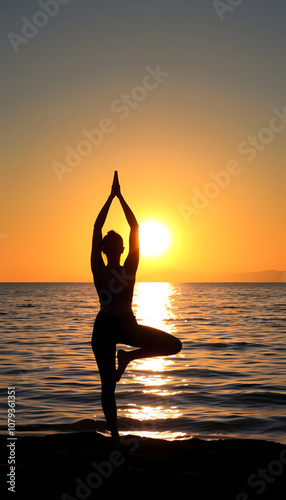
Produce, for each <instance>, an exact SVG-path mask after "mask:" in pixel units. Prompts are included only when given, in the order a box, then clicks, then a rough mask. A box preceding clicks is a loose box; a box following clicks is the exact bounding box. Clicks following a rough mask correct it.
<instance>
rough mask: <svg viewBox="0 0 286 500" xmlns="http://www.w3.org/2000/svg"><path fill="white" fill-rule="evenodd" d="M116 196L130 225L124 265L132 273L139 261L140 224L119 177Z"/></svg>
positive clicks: (134, 271)
mask: <svg viewBox="0 0 286 500" xmlns="http://www.w3.org/2000/svg"><path fill="white" fill-rule="evenodd" d="M116 196H117V197H118V199H119V201H120V204H121V206H122V209H123V212H124V214H125V217H126V220H127V222H128V224H129V226H130V235H129V253H128V256H127V257H126V260H125V263H124V265H125V266H126V267H127V269H128V271H129V272H130V273H134V274H135V273H136V270H137V267H138V263H139V224H138V222H137V220H136V217H135V215H134V213H133V212H132V210H131V208H130V207H129V206H128V205H127V203H126V201H125V200H124V198H123V196H122V194H121V191H120V186H119V182H118V177H117V178H116Z"/></svg>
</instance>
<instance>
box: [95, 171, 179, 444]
mask: <svg viewBox="0 0 286 500" xmlns="http://www.w3.org/2000/svg"><path fill="white" fill-rule="evenodd" d="M115 197H117V198H118V199H119V202H120V204H121V206H122V209H123V212H124V214H125V217H126V219H127V222H128V224H129V226H130V236H129V253H128V256H127V258H126V260H125V262H124V264H123V266H121V265H120V256H121V254H122V252H123V250H124V246H123V240H122V238H121V236H120V235H119V234H117V233H116V232H114V231H109V232H108V234H107V235H106V236H105V237H104V238H103V239H102V232H101V230H102V227H103V224H104V222H105V219H106V217H107V214H108V211H109V208H110V205H111V203H112V200H113V199H114V198H115ZM101 252H103V253H104V254H105V255H106V257H107V265H105V264H104V261H103V258H102V254H101ZM138 263H139V225H138V223H137V220H136V218H135V216H134V214H133V212H132V210H131V209H130V207H129V206H128V205H127V203H126V201H125V200H124V198H123V196H122V194H121V191H120V185H119V181H118V174H117V172H115V174H114V179H113V184H112V189H111V194H110V195H109V197H108V199H107V201H106V203H105V205H104V206H103V207H102V209H101V211H100V212H99V214H98V216H97V219H96V221H95V224H94V232H93V241H92V252H91V269H92V273H93V278H94V285H95V288H96V290H97V293H98V297H99V302H100V306H101V307H100V311H99V313H98V315H97V317H96V319H95V322H94V329H93V336H92V348H93V352H94V355H95V358H96V361H97V365H98V369H99V373H100V377H101V402H102V408H103V411H104V414H105V418H106V421H107V424H108V426H109V429H110V431H111V436H112V439H113V443H114V445H116V446H120V444H121V443H120V437H119V433H118V427H117V409H116V401H115V386H116V382H118V381H119V380H120V378H121V376H122V374H123V372H124V370H125V368H126V367H127V365H128V364H129V363H130V362H131V361H133V360H134V359H141V358H149V357H153V356H165V355H170V354H176V353H178V352H179V351H180V350H181V348H182V344H181V341H180V340H178V339H176V338H175V337H173V336H172V335H170V334H168V333H165V332H163V331H161V330H157V329H155V328H151V327H149V326H143V325H139V324H138V323H137V321H136V318H135V316H134V314H133V312H132V307H131V304H132V296H133V289H134V284H135V275H136V271H137V267H138ZM116 344H126V345H128V346H132V347H137V348H138V349H135V350H132V351H124V350H121V349H120V350H119V351H118V353H117V369H116Z"/></svg>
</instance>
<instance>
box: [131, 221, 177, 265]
mask: <svg viewBox="0 0 286 500" xmlns="http://www.w3.org/2000/svg"><path fill="white" fill-rule="evenodd" d="M169 242H170V235H169V232H168V230H167V229H166V227H165V226H163V224H161V223H160V222H155V221H148V222H144V223H143V224H140V226H139V243H140V252H142V253H143V254H144V255H149V256H150V257H154V256H156V255H160V254H161V253H163V252H165V250H167V248H168V246H169Z"/></svg>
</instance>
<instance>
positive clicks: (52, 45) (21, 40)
mask: <svg viewBox="0 0 286 500" xmlns="http://www.w3.org/2000/svg"><path fill="white" fill-rule="evenodd" d="M231 3H233V2H228V1H226V2H215V1H211V0H194V1H189V0H176V1H175V0H173V1H170V0H152V1H151V0H142V1H138V0H122V1H120V2H118V1H116V0H104V1H100V0H97V1H94V0H81V1H79V0H42V1H34V0H25V1H23V0H15V1H13V2H11V0H2V2H1V21H0V23H1V33H2V35H1V40H0V53H1V68H2V72H1V74H2V78H1V116H2V120H1V163H0V168H1V185H0V194H1V197H0V200H1V207H2V208H1V215H0V258H1V270H0V281H71V282H73V281H92V275H91V271H90V250H91V238H92V230H93V224H94V221H95V219H96V216H97V214H98V212H99V210H100V209H101V207H102V205H103V204H104V203H105V201H106V199H107V197H108V195H109V193H110V188H111V182H112V178H113V172H114V170H117V171H118V173H119V180H120V184H121V191H122V194H123V196H124V197H125V199H126V201H127V203H128V204H129V205H130V207H131V208H132V210H133V211H134V213H135V215H136V217H137V220H138V222H139V224H141V223H143V222H145V221H150V220H153V221H158V222H161V223H162V224H163V225H164V226H166V228H167V229H168V231H169V233H170V245H169V247H168V249H167V250H166V251H165V253H163V254H161V255H159V256H157V257H147V256H144V255H142V256H141V260H140V264H139V270H138V280H144V279H146V276H148V279H149V278H150V276H151V278H152V279H154V280H156V279H158V276H160V279H163V280H166V281H168V280H172V281H176V280H178V279H179V278H178V277H180V279H179V280H180V281H182V276H183V277H184V276H186V281H188V276H189V275H190V273H206V275H209V274H212V273H218V274H220V273H240V272H257V271H262V270H268V269H275V270H279V271H285V270H286V262H285V260H286V251H285V246H286V236H285V213H286V201H285V200H286V197H285V186H286V169H285V153H286V141H285V138H286V94H285V82H286V66H285V47H286V32H285V18H286V5H285V2H284V1H283V0H276V1H275V2H273V1H270V0H269V1H266V0H259V1H255V0H253V1H251V2H249V1H245V0H244V1H243V0H242V1H241V2H240V4H239V5H237V6H236V7H232V6H231V5H230V4H231ZM110 229H114V230H116V231H118V232H119V233H120V234H122V236H123V238H124V241H125V246H126V247H128V244H127V243H128V225H127V223H126V221H125V219H124V215H123V212H122V209H121V207H120V205H119V202H118V200H115V201H114V203H113V204H112V207H111V210H110V213H109V215H108V218H107V221H106V224H105V226H104V229H103V232H104V234H105V233H106V232H107V231H108V230H110ZM124 255H126V254H124Z"/></svg>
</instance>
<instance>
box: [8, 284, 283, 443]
mask: <svg viewBox="0 0 286 500" xmlns="http://www.w3.org/2000/svg"><path fill="white" fill-rule="evenodd" d="M285 292H286V285H285V284H283V283H282V284H278V283H277V284H276V283H275V284H269V283H267V284H264V283H255V284H253V283H219V284H216V283H211V284H206V283H202V284H200V283H137V284H136V287H135V293H134V300H133V310H134V313H135V315H136V317H137V320H138V322H139V323H142V324H146V325H150V326H154V327H157V328H161V329H164V330H165V331H167V332H169V333H172V334H174V335H176V336H177V337H178V338H180V340H181V341H182V343H183V349H182V351H181V352H180V353H179V354H177V355H175V356H170V357H163V358H152V359H150V358H149V359H145V360H138V361H134V362H133V363H132V364H131V365H129V367H128V369H127V371H126V372H125V374H124V376H123V378H122V380H121V381H120V383H119V384H118V385H117V388H116V397H117V404H118V423H119V430H120V431H121V433H122V434H124V433H128V434H130V433H135V434H138V435H141V436H150V437H164V438H166V439H184V438H187V437H190V436H196V437H202V438H205V439H218V438H227V437H242V438H257V439H269V440H274V441H278V442H280V443H286V314H285V312H286V293H285ZM0 296H1V307H0V325H1V340H0V342H1V354H0V357H1V381H2V383H1V386H2V390H1V406H0V408H1V410H0V416H1V425H0V431H1V432H2V433H3V432H6V431H7V388H8V387H15V391H16V433H19V434H20V433H40V432H44V433H50V432H76V431H78V430H86V429H94V430H98V431H99V432H102V433H107V426H106V423H105V419H104V415H103V412H102V409H101V402H100V379H99V374H98V371H97V365H96V362H95V359H94V356H93V352H92V349H91V343H90V342H91V335H92V329H93V322H94V319H95V316H96V314H97V312H98V310H99V306H98V300H97V296H96V292H95V289H94V288H93V285H92V284H91V283H26V284H25V283H1V284H0Z"/></svg>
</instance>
